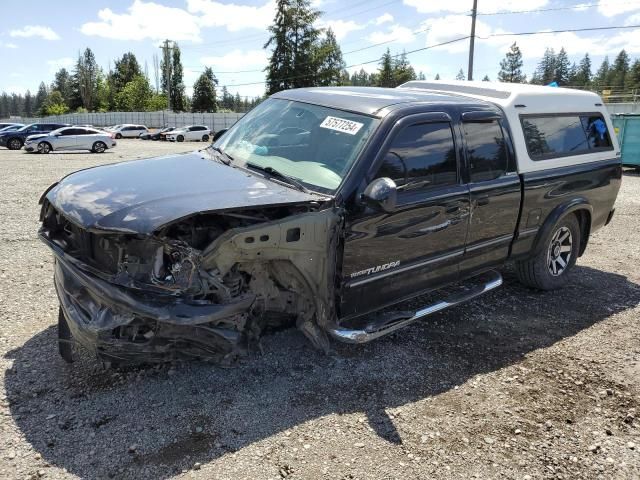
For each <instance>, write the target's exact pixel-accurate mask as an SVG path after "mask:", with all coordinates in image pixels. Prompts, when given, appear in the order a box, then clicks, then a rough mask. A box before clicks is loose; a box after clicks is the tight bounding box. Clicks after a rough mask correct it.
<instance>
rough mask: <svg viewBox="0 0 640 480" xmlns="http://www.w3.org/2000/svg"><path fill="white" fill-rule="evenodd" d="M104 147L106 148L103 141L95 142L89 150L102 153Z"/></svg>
mask: <svg viewBox="0 0 640 480" xmlns="http://www.w3.org/2000/svg"><path fill="white" fill-rule="evenodd" d="M106 149H107V146H106V145H105V143H104V142H96V143H94V144H93V147H92V148H91V151H92V152H93V153H104V151H105V150H106Z"/></svg>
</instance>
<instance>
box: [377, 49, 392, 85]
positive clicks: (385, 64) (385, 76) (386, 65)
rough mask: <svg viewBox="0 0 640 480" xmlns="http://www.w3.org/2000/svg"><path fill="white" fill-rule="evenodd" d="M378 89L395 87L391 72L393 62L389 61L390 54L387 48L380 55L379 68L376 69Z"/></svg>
mask: <svg viewBox="0 0 640 480" xmlns="http://www.w3.org/2000/svg"><path fill="white" fill-rule="evenodd" d="M377 86H378V87H387V88H393V87H395V86H396V85H395V78H394V71H393V60H392V59H391V52H389V49H388V48H387V51H386V52H385V53H384V54H383V55H382V58H381V59H380V67H379V68H378V82H377Z"/></svg>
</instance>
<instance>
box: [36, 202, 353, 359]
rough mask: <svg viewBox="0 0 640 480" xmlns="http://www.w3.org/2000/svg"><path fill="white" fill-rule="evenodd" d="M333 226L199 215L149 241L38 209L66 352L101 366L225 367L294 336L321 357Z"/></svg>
mask: <svg viewBox="0 0 640 480" xmlns="http://www.w3.org/2000/svg"><path fill="white" fill-rule="evenodd" d="M340 218H341V215H340V213H339V212H338V211H336V210H334V209H333V208H326V209H320V208H319V205H318V203H316V202H311V203H306V204H305V203H300V204H293V205H284V206H272V207H261V208H249V209H239V210H231V211H223V212H214V213H202V214H196V215H193V216H191V217H188V218H184V219H181V220H178V221H175V222H173V223H170V224H168V225H166V226H163V227H162V228H159V229H157V230H156V231H154V232H153V233H152V234H138V233H130V232H119V231H108V230H100V229H91V228H84V227H81V226H79V225H78V224H77V223H75V222H74V221H72V220H71V219H70V218H69V217H68V216H66V215H64V214H62V213H60V212H59V211H58V210H57V209H56V208H55V207H54V205H52V204H51V203H50V202H49V201H48V200H47V199H44V201H43V207H42V213H41V221H42V227H41V229H40V237H41V238H42V240H43V241H44V242H45V243H46V244H47V245H48V246H49V247H50V248H51V249H52V250H53V252H54V254H55V257H56V267H55V286H56V291H57V293H58V297H59V299H60V305H61V308H62V312H63V313H64V317H65V319H66V321H67V323H68V327H69V330H70V332H71V334H72V338H73V341H75V342H78V343H79V344H81V345H82V346H84V347H86V348H88V349H90V350H91V351H93V352H95V354H96V355H97V356H98V357H99V358H100V359H101V360H103V361H105V362H110V363H113V364H119V365H123V364H125V365H126V364H132V363H149V362H162V361H168V360H171V359H173V358H180V357H184V358H203V359H210V360H213V361H216V362H231V361H233V360H234V359H235V358H237V357H238V356H240V355H243V354H244V353H245V352H246V351H247V350H248V349H249V348H251V347H252V346H256V345H258V342H259V339H260V337H261V336H262V335H263V334H264V333H265V332H267V331H269V330H270V329H279V328H284V327H288V326H292V325H296V326H297V327H298V328H299V329H300V330H301V331H302V332H304V334H305V335H306V336H307V337H308V338H309V339H310V340H311V342H312V343H313V344H314V346H316V347H317V348H320V349H323V350H325V351H326V350H328V348H329V341H328V338H327V334H326V329H327V328H329V326H331V325H334V324H335V316H336V315H335V307H334V298H333V295H334V290H335V288H334V287H335V286H334V282H335V268H336V258H335V255H336V253H335V252H336V250H337V248H336V242H337V239H338V237H339V235H338V231H337V230H338V226H339V222H340Z"/></svg>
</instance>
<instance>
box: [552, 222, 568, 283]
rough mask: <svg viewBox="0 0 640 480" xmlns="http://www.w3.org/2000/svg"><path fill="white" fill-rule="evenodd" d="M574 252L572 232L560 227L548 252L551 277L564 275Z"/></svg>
mask: <svg viewBox="0 0 640 480" xmlns="http://www.w3.org/2000/svg"><path fill="white" fill-rule="evenodd" d="M572 250H573V237H572V236H571V230H569V229H568V228H567V227H560V228H559V229H558V230H556V231H555V233H554V234H553V237H551V242H549V249H548V251H547V267H548V268H549V273H550V274H551V275H553V276H554V277H558V276H560V275H562V274H563V273H564V271H565V270H566V269H567V267H568V266H569V260H570V259H571V254H572Z"/></svg>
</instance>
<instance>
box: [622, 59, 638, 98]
mask: <svg viewBox="0 0 640 480" xmlns="http://www.w3.org/2000/svg"><path fill="white" fill-rule="evenodd" d="M625 89H627V90H637V89H640V60H638V59H636V60H635V61H634V62H633V64H632V65H631V68H630V69H629V73H627V78H626V79H625ZM638 93H640V92H636V94H638Z"/></svg>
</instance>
